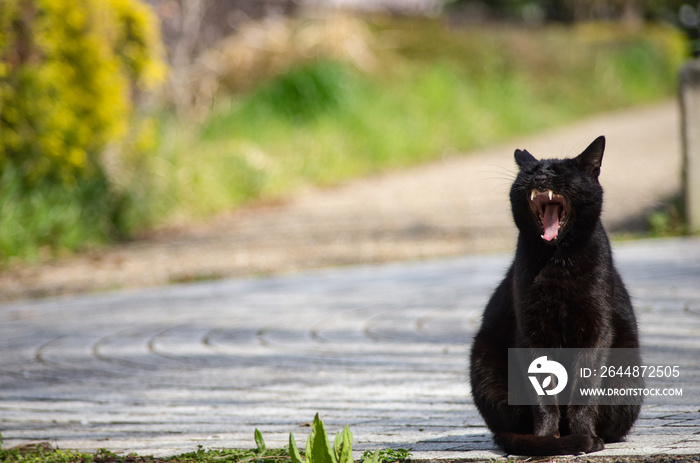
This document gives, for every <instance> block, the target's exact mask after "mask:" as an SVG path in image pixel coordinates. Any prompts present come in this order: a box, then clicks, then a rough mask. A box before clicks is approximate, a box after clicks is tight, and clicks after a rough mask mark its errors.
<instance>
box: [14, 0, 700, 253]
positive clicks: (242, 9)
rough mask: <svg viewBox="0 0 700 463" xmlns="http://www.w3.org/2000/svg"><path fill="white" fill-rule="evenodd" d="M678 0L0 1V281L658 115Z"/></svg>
mask: <svg viewBox="0 0 700 463" xmlns="http://www.w3.org/2000/svg"><path fill="white" fill-rule="evenodd" d="M699 8H700V4H698V2H692V1H683V0H561V1H560V0H482V1H470V0H453V1H445V0H327V1H322V0H316V1H314V0H226V1H224V0H2V1H1V2H0V266H6V265H8V263H10V262H14V261H17V260H19V261H37V260H38V261H43V260H46V259H50V258H52V257H55V256H61V255H66V254H67V253H73V252H76V251H82V250H86V249H91V248H93V247H95V246H101V245H105V244H109V243H115V242H119V241H124V240H129V239H132V238H133V237H136V236H139V235H140V234H142V233H144V232H145V231H148V230H153V229H156V228H158V227H163V226H169V225H173V224H189V223H197V222H198V221H202V220H206V219H208V218H211V217H213V216H215V215H216V214H219V213H221V212H224V211H230V210H232V209H235V208H238V207H241V206H244V205H248V204H253V203H259V202H274V201H280V200H284V199H285V198H287V197H289V196H290V195H293V194H294V193H295V192H297V191H299V190H300V189H302V188H304V187H306V186H309V185H313V186H329V185H337V184H339V183H341V182H344V181H347V180H349V179H353V178H357V177H361V176H366V175H368V174H372V173H377V172H383V171H387V170H391V169H396V168H400V167H405V166H409V165H413V164H417V163H421V162H425V161H429V160H431V159H437V158H439V157H441V156H442V155H443V153H445V152H446V150H450V151H451V152H465V151H468V150H471V149H475V148H478V147H483V146H487V145H490V144H493V143H496V142H500V141H503V140H506V139H508V138H511V137H514V136H517V135H522V134H527V133H532V132H535V131H538V130H543V129H546V128H551V127H554V126H558V125H562V124H566V123H567V122H571V121H573V120H576V119H578V118H582V117H584V116H588V115H592V114H595V113H600V112H604V111H609V110H613V109H618V108H626V107H632V106H635V105H643V104H647V103H651V102H655V101H660V100H663V99H667V98H669V97H671V96H673V95H674V94H675V92H676V91H677V80H678V78H677V75H678V74H677V73H678V69H679V67H680V66H681V64H682V63H683V62H684V61H685V60H686V59H688V58H690V57H691V56H692V55H693V54H698V53H700V39H699V37H700V10H699Z"/></svg>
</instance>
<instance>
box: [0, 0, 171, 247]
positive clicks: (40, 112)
mask: <svg viewBox="0 0 700 463" xmlns="http://www.w3.org/2000/svg"><path fill="white" fill-rule="evenodd" d="M158 34H159V32H158V26H157V22H156V18H155V17H154V16H153V14H152V13H151V12H150V10H149V9H148V8H147V7H146V6H145V5H143V4H141V3H140V2H139V1H138V0H3V1H2V2H0V260H6V259H7V258H8V257H11V256H15V255H20V256H25V257H26V256H32V255H36V254H37V253H38V252H39V250H40V249H41V248H44V249H56V248H69V249H76V248H78V247H79V246H80V245H82V244H84V243H85V242H94V241H104V240H105V239H106V238H108V237H114V236H119V235H120V234H122V233H123V232H124V231H125V230H123V228H124V223H123V222H122V221H121V220H120V218H119V217H120V216H121V215H122V214H123V206H124V205H125V204H126V201H127V198H126V197H125V196H124V195H125V193H124V192H117V191H115V189H114V188H112V185H110V183H109V179H108V178H107V174H106V173H105V169H104V159H103V153H104V152H105V149H106V148H107V147H109V146H118V145H119V144H120V143H121V142H122V141H123V140H124V139H125V137H126V136H127V134H129V133H130V131H131V123H130V118H131V116H132V111H133V103H132V101H133V99H132V96H133V94H134V92H135V91H139V90H145V89H148V88H152V87H153V86H154V85H156V84H157V83H158V82H159V81H161V80H162V79H163V77H164V72H165V67H164V64H163V62H162V61H161V59H160V54H161V50H160V42H159V35H158Z"/></svg>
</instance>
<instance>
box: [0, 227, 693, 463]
mask: <svg viewBox="0 0 700 463" xmlns="http://www.w3.org/2000/svg"><path fill="white" fill-rule="evenodd" d="M615 250H616V256H617V259H618V265H619V267H620V269H621V271H622V273H623V276H624V278H625V279H626V281H627V284H628V286H629V289H630V290H631V293H632V295H633V297H634V301H635V305H636V308H637V312H638V316H639V320H640V325H641V332H642V343H643V345H644V347H645V361H646V363H648V364H650V365H656V364H660V365H669V364H671V365H678V366H679V367H680V371H681V373H682V374H681V377H680V379H679V380H675V381H665V380H649V381H648V383H647V385H648V386H650V387H682V389H683V395H682V397H652V398H649V400H647V401H646V405H645V407H644V410H643V413H642V416H641V419H640V420H639V421H638V423H637V425H636V427H635V428H634V430H633V432H632V433H631V434H630V436H629V439H628V440H627V442H624V443H618V444H613V445H609V446H608V448H607V449H606V450H605V451H604V452H601V454H603V455H639V454H644V455H647V454H657V453H672V454H673V453H696V454H700V411H699V408H700V239H671V240H661V241H635V242H627V243H622V244H618V245H616V247H615ZM509 260H510V256H508V255H506V254H487V255H478V256H468V257H460V258H450V259H442V260H426V261H422V262H413V263H409V264H383V265H376V266H360V267H354V268H345V269H335V270H324V271H322V270H316V271H313V272H310V273H304V274H300V275H296V276H286V277H268V278H258V279H233V280H221V281H217V282H206V283H197V284H188V285H175V286H170V287H165V288H161V289H149V290H139V291H122V292H115V293H107V294H101V295H86V296H72V297H62V298H54V299H45V300H35V301H24V302H14V303H8V304H5V305H3V306H1V307H0V346H1V347H0V349H1V352H2V356H0V431H1V432H2V435H3V437H4V438H5V442H6V445H7V446H13V445H18V444H24V443H29V442H37V441H49V442H51V443H53V444H55V445H57V446H59V447H61V448H75V449H81V450H95V449H97V448H107V449H111V450H114V451H120V452H121V451H124V452H132V451H133V452H138V453H142V454H155V455H167V454H173V453H180V452H183V451H190V450H194V449H196V447H197V445H203V446H204V447H206V448H219V447H253V446H254V444H253V430H254V428H256V427H257V428H259V429H260V430H261V431H262V432H263V434H264V436H265V437H266V440H267V442H268V445H270V446H282V445H284V444H285V443H286V442H287V436H288V433H289V432H290V431H292V432H294V434H295V436H296V437H297V442H298V443H299V444H300V445H303V442H304V441H305V439H306V436H307V434H308V427H304V426H301V425H300V424H299V423H306V422H309V421H310V420H311V419H312V418H313V416H314V414H315V413H316V412H319V413H320V414H321V417H322V418H323V419H324V421H325V422H326V426H327V428H328V429H329V432H332V433H335V432H336V431H337V430H339V429H340V428H341V426H344V425H351V427H352V431H353V433H354V436H355V439H356V442H357V445H356V449H357V450H362V449H372V448H379V447H386V446H391V447H393V448H398V447H412V448H413V449H414V457H415V458H441V459H446V460H454V459H461V458H466V459H486V460H488V459H491V458H499V457H501V456H503V455H502V453H501V452H500V451H499V450H498V449H497V448H496V447H495V446H494V444H493V442H492V440H491V437H490V435H489V433H488V432H487V429H486V428H485V427H484V424H483V422H482V420H481V418H480V417H479V416H478V414H477V412H476V410H475V408H474V406H473V404H472V401H471V398H470V395H469V388H468V385H467V381H466V370H467V360H466V357H467V351H468V346H469V344H470V339H471V337H472V335H473V333H474V330H475V329H476V328H477V325H478V321H479V317H480V314H481V311H482V309H483V306H484V303H485V301H486V299H487V298H488V296H489V294H490V292H491V291H492V290H493V288H494V286H495V285H496V284H497V282H498V281H499V280H500V278H501V276H502V273H503V271H504V269H505V268H506V266H507V265H508V263H509Z"/></svg>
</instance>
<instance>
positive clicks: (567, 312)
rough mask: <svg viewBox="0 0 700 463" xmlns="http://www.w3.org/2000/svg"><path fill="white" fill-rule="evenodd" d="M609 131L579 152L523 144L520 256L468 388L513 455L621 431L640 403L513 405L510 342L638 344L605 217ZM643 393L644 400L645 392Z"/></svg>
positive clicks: (587, 443) (493, 312)
mask: <svg viewBox="0 0 700 463" xmlns="http://www.w3.org/2000/svg"><path fill="white" fill-rule="evenodd" d="M604 149H605V138H604V137H598V138H597V139H596V140H595V141H593V143H591V145H590V146H589V147H588V148H586V150H585V151H584V152H583V153H581V154H580V155H579V156H578V157H576V158H573V159H543V160H539V161H538V160H537V159H535V157H534V156H532V155H531V154H530V153H528V152H527V151H521V150H516V151H515V161H516V163H517V164H518V166H519V167H520V172H519V173H518V176H517V178H516V179H515V182H514V183H513V186H512V188H511V191H510V201H511V208H512V212H513V218H514V220H515V224H516V225H517V227H518V229H519V236H518V244H517V249H516V252H515V259H514V261H513V264H512V265H511V267H510V269H509V270H508V272H507V274H506V276H505V278H504V279H503V281H502V282H501V284H500V285H499V286H498V288H497V289H496V291H495V292H494V294H493V295H492V296H491V300H490V301H489V303H488V305H487V306H486V309H485V311H484V316H483V321H482V325H481V328H480V330H479V332H478V333H477V335H476V337H475V338H474V343H473V345H472V351H471V388H472V395H473V397H474V403H475V404H476V406H477V408H478V410H479V412H480V413H481V415H482V416H483V418H484V420H485V421H486V424H487V425H488V427H489V429H491V431H492V432H493V434H494V439H495V441H496V443H498V445H500V446H501V447H502V448H503V449H504V450H505V451H506V452H508V453H509V454H513V455H541V456H544V455H567V454H579V453H588V452H595V451H598V450H602V449H603V448H604V442H615V441H620V440H621V439H622V438H623V437H624V436H625V435H626V434H627V432H628V431H629V430H630V428H631V427H632V425H633V423H634V422H635V420H636V419H637V416H638V415H639V410H640V405H639V404H632V405H582V406H573V405H571V406H566V405H528V406H522V405H519V406H516V405H508V365H507V363H508V348H509V347H517V348H638V347H639V341H638V335H637V322H636V320H635V316H634V312H633V309H632V304H631V302H630V297H629V295H628V293H627V290H626V289H625V286H624V284H623V282H622V279H621V278H620V275H619V274H618V272H617V270H616V269H615V266H614V264H613V258H612V254H611V249H610V243H609V241H608V237H607V235H606V233H605V230H604V229H603V225H602V224H601V221H600V213H601V208H602V201H603V189H602V187H601V186H600V183H599V182H598V176H599V174H600V166H601V161H602V158H603V151H604ZM640 402H641V401H640Z"/></svg>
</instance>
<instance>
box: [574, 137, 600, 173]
mask: <svg viewBox="0 0 700 463" xmlns="http://www.w3.org/2000/svg"><path fill="white" fill-rule="evenodd" d="M603 151H605V137H604V136H602V135H601V136H600V137H598V138H596V139H595V140H593V143H591V144H590V145H588V148H586V149H585V150H584V151H583V153H581V154H579V155H578V157H577V158H576V162H577V163H578V165H579V167H580V168H581V169H582V170H584V171H586V172H588V173H589V174H591V175H592V176H594V177H595V178H598V176H599V175H600V166H601V164H602V163H603Z"/></svg>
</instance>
